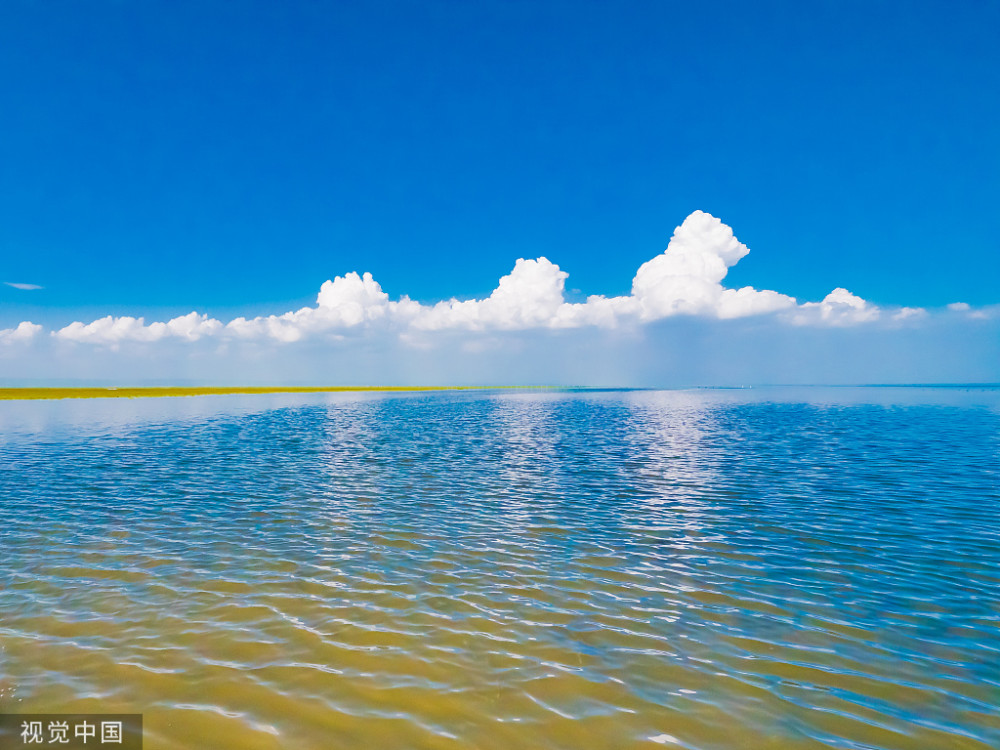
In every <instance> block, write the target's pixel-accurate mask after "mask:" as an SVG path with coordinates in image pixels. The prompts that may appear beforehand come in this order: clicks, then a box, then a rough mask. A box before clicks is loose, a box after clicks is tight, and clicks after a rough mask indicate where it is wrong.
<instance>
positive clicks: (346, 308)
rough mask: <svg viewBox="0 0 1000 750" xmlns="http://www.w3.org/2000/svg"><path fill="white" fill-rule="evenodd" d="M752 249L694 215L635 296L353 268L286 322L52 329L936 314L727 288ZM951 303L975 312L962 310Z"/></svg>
mask: <svg viewBox="0 0 1000 750" xmlns="http://www.w3.org/2000/svg"><path fill="white" fill-rule="evenodd" d="M748 252H749V249H748V248H747V246H746V245H744V244H743V243H741V242H740V241H739V240H738V239H737V238H736V237H735V235H734V234H733V231H732V229H731V228H730V227H728V226H727V225H725V224H723V223H722V221H720V220H719V219H717V218H715V217H714V216H711V215H710V214H707V213H705V212H703V211H695V212H694V213H692V214H691V215H690V216H688V217H687V218H686V219H685V220H684V222H683V223H682V224H681V225H680V226H679V227H677V228H676V229H675V230H674V233H673V236H672V237H671V239H670V242H669V244H668V246H667V248H666V250H664V251H663V252H662V253H661V254H660V255H657V256H656V257H655V258H653V259H651V260H649V261H647V262H646V263H643V264H642V265H641V266H640V267H639V269H638V270H637V271H636V274H635V277H634V279H633V281H632V289H631V293H630V294H629V295H627V296H620V297H605V296H603V295H593V296H590V297H588V298H587V299H586V301H584V302H568V301H567V300H566V297H565V283H566V278H567V277H568V274H567V273H566V272H565V271H563V270H562V269H560V268H559V266H557V265H556V264H555V263H552V262H551V261H549V260H548V259H547V258H544V257H541V258H536V259H525V258H520V259H518V260H517V262H516V263H515V264H514V268H513V270H512V271H511V272H510V273H509V274H508V275H506V276H504V277H503V278H501V279H500V281H499V283H498V285H497V287H496V289H495V290H494V291H493V292H492V294H490V295H489V296H488V297H486V298H484V299H471V300H459V299H449V300H445V301H442V302H438V303H437V304H433V305H425V304H421V303H419V302H416V301H414V300H412V299H410V298H409V297H408V296H405V295H404V296H402V297H400V298H399V299H396V300H393V299H390V297H389V295H388V294H387V293H386V292H384V291H383V290H382V287H381V286H380V285H379V283H378V282H377V281H376V280H375V279H374V278H372V275H371V274H370V273H364V274H358V273H356V272H350V273H346V274H345V275H343V276H337V277H336V278H334V279H333V280H330V281H326V282H324V283H323V285H322V286H321V287H320V290H319V294H318V295H317V298H316V305H315V306H313V307H303V308H302V309H300V310H294V311H290V312H286V313H283V314H279V315H267V316H258V317H255V318H245V317H238V318H235V319H234V320H230V321H229V322H223V321H220V320H216V319H214V318H209V317H208V316H207V315H203V314H199V313H197V312H192V313H189V314H187V315H183V316H181V317H177V318H174V319H172V320H169V321H166V322H150V323H147V322H146V321H145V319H144V318H142V317H130V316H122V317H112V316H106V317H103V318H99V319H97V320H94V321H92V322H90V323H83V322H79V321H77V322H73V323H70V324H69V325H66V326H64V327H62V328H59V329H57V330H54V331H50V332H49V333H50V335H51V336H53V337H54V338H56V339H58V340H60V341H64V342H75V343H79V344H96V345H103V346H111V347H114V346H117V345H119V344H121V343H124V342H139V343H150V342H157V341H161V340H166V339H170V340H176V341H181V342H185V341H186V342H194V341H199V340H202V339H211V340H218V341H221V342H225V341H252V340H264V341H267V340H270V341H274V342H285V343H291V342H297V341H302V340H304V339H310V338H327V339H331V340H335V339H337V338H339V337H343V336H357V335H359V334H362V333H363V332H369V331H372V330H381V331H386V332H391V333H394V334H396V335H398V336H399V337H400V340H401V341H404V342H405V341H412V342H417V341H426V340H427V336H428V335H430V334H433V332H438V331H465V332H482V333H489V332H497V331H525V330H536V329H572V328H586V327H596V328H603V329H615V328H634V327H636V326H642V325H646V324H649V323H652V322H654V321H657V320H661V319H664V318H669V317H674V316H698V317H704V318H710V319H723V320H726V319H736V318H745V317H751V316H772V317H774V318H775V319H776V321H777V322H779V323H782V324H787V325H792V326H854V325H860V324H865V323H871V322H874V321H877V320H880V319H886V318H888V319H889V320H893V321H904V320H907V319H914V318H919V317H920V316H922V315H924V314H925V311H924V310H922V309H921V308H910V307H903V308H894V309H892V310H883V309H881V308H879V307H878V306H876V305H874V304H872V303H870V302H867V301H865V300H863V299H861V298H860V297H858V296H856V295H854V294H852V293H851V292H849V291H848V290H846V289H842V288H836V289H834V290H833V291H831V292H830V293H829V294H828V295H827V296H826V297H825V298H824V299H822V300H820V301H818V302H802V303H800V302H799V301H798V300H796V299H795V298H794V297H791V296H789V295H787V294H782V293H780V292H777V291H772V290H768V289H763V290H758V289H754V288H753V287H749V286H745V287H742V288H739V289H733V288H728V287H726V286H725V285H724V283H723V282H724V281H725V278H726V275H727V273H728V272H729V269H730V268H732V267H733V266H734V265H736V263H738V262H739V261H740V260H741V259H742V258H744V257H745V256H746V255H747V253H748ZM20 286H21V287H27V286H30V285H20ZM951 308H952V310H953V311H959V310H962V309H964V308H962V305H961V304H960V303H959V304H956V305H952V306H951ZM40 335H43V331H42V329H41V328H40V327H38V326H35V325H33V324H31V323H22V324H21V325H19V326H18V327H16V328H13V329H6V330H3V331H0V342H4V343H17V342H19V343H26V342H28V341H30V340H31V339H33V338H34V337H36V336H40Z"/></svg>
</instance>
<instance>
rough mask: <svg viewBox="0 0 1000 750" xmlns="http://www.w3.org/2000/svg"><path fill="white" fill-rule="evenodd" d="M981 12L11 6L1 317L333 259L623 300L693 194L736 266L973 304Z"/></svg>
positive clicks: (399, 284)
mask: <svg viewBox="0 0 1000 750" xmlns="http://www.w3.org/2000/svg"><path fill="white" fill-rule="evenodd" d="M997 28H1000V5H998V4H997V3H994V2H965V3H959V4H949V3H943V2H942V3H928V2H913V3H906V4H901V3H888V2H885V3H880V2H857V3H855V2H830V3H824V2H816V3H807V4H803V3H792V2H780V3H775V2H761V3H735V2H733V3H680V2H663V1H660V2H632V3H604V2H601V3H596V2H585V1H584V0H574V1H573V2H565V3H563V2H531V3H529V2H478V1H477V2H471V3H465V2H430V1H428V0H424V1H422V2H400V1H395V2H366V3H314V2H290V3H270V2H267V3H264V2H261V3H251V2H243V3H222V2H197V3H195V2H176V1H174V2H169V3H158V2H151V1H146V2H141V3H125V2H111V1H110V0H108V1H107V2H65V3H61V2H47V3H40V2H28V1H26V0H11V2H7V3H4V4H3V5H2V6H0V66H2V69H3V70H4V71H6V73H7V74H6V75H4V76H0V101H3V102H4V116H3V118H0V195H3V196H4V198H3V200H2V201H0V259H2V262H0V281H7V282H15V283H21V284H34V285H38V286H40V287H43V288H42V289H35V290H28V289H17V288H14V287H10V286H0V328H11V329H13V328H14V327H16V326H17V325H18V324H19V323H20V322H21V321H24V320H32V321H34V322H36V323H40V324H42V325H43V326H46V327H50V328H52V329H53V330H55V329H57V328H58V327H60V326H65V325H67V324H69V323H71V322H72V321H75V320H80V321H82V322H84V323H86V322H88V321H91V320H94V319H96V318H99V317H101V316H104V315H106V314H111V315H118V316H121V315H126V316H145V317H146V320H147V322H149V321H150V320H167V319H168V318H170V317H172V316H174V315H181V314H185V313H188V312H190V311H191V310H196V311H198V312H199V313H205V314H207V315H208V316H213V317H218V318H219V319H220V320H222V321H223V322H225V321H228V320H230V319H232V318H233V317H236V316H240V315H242V316H247V317H252V316H254V315H267V314H272V313H273V314H281V313H283V312H285V311H289V310H294V309H297V308H299V307H301V306H303V305H311V304H313V302H314V300H315V299H316V293H317V291H318V289H319V286H320V284H321V283H322V282H323V281H325V280H327V279H333V278H334V277H335V276H338V275H343V274H346V273H347V272H350V271H356V272H359V273H361V272H365V271H368V272H371V273H372V275H373V277H374V279H376V280H377V281H378V283H379V284H380V285H381V289H382V290H384V291H385V293H386V294H388V296H389V297H390V298H391V299H394V300H395V299H397V298H399V297H400V296H402V295H408V296H409V297H411V298H412V299H414V300H418V301H420V302H422V303H428V304H429V303H434V302H437V301H439V300H443V299H448V298H451V297H457V298H459V299H470V298H480V299H482V298H485V297H487V296H489V295H490V293H491V291H492V290H493V289H494V288H496V286H497V280H498V279H499V278H500V277H501V276H503V275H505V274H509V273H510V272H511V269H512V267H513V266H514V261H515V260H516V259H518V258H525V259H534V258H538V257H542V256H544V257H545V258H547V259H548V260H550V261H552V262H553V263H554V264H557V265H558V266H559V268H560V269H562V271H565V272H568V274H569V276H568V278H567V279H566V281H565V297H566V300H567V301H570V302H582V301H583V300H584V299H585V298H586V296H587V295H594V294H597V295H606V296H608V297H616V296H619V295H628V294H629V293H630V289H631V288H632V284H633V277H634V276H635V275H636V271H637V269H638V268H639V267H640V265H641V264H643V263H645V262H646V261H649V260H650V259H652V258H653V257H654V256H656V255H657V254H658V253H661V252H662V251H663V250H664V248H665V247H667V243H668V241H669V240H670V238H671V234H672V232H673V230H674V228H675V227H676V226H678V225H679V224H681V222H682V221H684V219H685V217H687V216H688V215H689V214H691V213H692V212H693V211H695V210H698V209H700V210H703V211H707V212H708V213H710V214H712V215H713V216H716V217H719V218H720V219H721V220H722V221H724V222H725V223H726V224H727V225H729V226H731V227H732V228H733V230H734V231H735V233H736V236H737V237H738V238H739V241H740V242H742V243H744V244H745V245H746V246H748V247H749V248H750V249H751V250H752V253H751V254H750V255H749V256H748V257H747V258H745V259H744V260H742V261H741V262H740V263H739V265H738V266H737V265H733V266H732V268H731V270H730V272H729V274H728V276H727V277H726V281H725V285H726V287H729V288H738V287H742V286H751V287H754V288H755V289H766V290H776V291H777V292H780V293H781V294H784V295H789V296H791V297H794V298H796V299H797V300H798V301H799V302H800V303H802V302H806V301H812V302H816V303H818V302H820V301H821V300H823V299H824V297H825V296H826V295H827V294H828V293H830V291H831V290H832V289H834V288H838V287H842V288H845V289H848V290H850V292H851V293H853V294H854V295H857V296H858V297H860V298H863V299H864V300H867V301H869V302H870V303H871V304H872V305H876V306H881V307H882V308H883V309H890V308H892V309H897V308H902V307H923V308H931V309H933V308H942V307H943V306H945V305H947V304H948V303H955V302H962V303H967V304H969V305H971V306H972V308H973V309H976V308H978V307H983V306H990V305H995V304H996V303H998V302H1000V295H998V293H997V288H998V285H997V280H998V279H1000V239H998V237H1000V233H998V226H997V224H998V218H1000V213H998V211H997V209H996V206H997V205H1000V139H998V138H997V137H996V134H997V133H998V132H1000V98H998V97H997V96H996V92H997V91H1000V53H998V52H997V51H996V45H995V36H996V34H995V32H996V29H997ZM885 317H886V316H883V319H885ZM956 325H957V323H956ZM983 340H984V341H986V340H988V339H983ZM0 375H3V373H2V372H0Z"/></svg>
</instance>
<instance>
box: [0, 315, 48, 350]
mask: <svg viewBox="0 0 1000 750" xmlns="http://www.w3.org/2000/svg"><path fill="white" fill-rule="evenodd" d="M41 331H42V326H40V325H38V324H37V323H32V322H30V321H27V320H25V321H23V322H21V323H19V324H18V325H17V327H16V328H4V329H2V330H0V344H18V343H24V342H27V341H31V340H32V339H33V338H35V336H37V335H38V334H39V333H41Z"/></svg>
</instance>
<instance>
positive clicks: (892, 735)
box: [0, 389, 1000, 750]
mask: <svg viewBox="0 0 1000 750" xmlns="http://www.w3.org/2000/svg"><path fill="white" fill-rule="evenodd" d="M998 466H1000V393H998V392H997V391H996V390H990V389H979V390H976V389H972V390H940V389H784V390H782V389H764V390H753V391H660V392H651V391H638V392H613V393H611V392H609V393H570V392H566V393H551V392H549V393H473V394H447V393H444V394H431V395H426V394H392V395H384V394H333V395H321V396H313V395H309V396H246V397H242V396H224V397H204V398H194V399H155V400H153V399H151V400H140V401H129V400H123V399H116V400H98V401H86V402H30V403H29V402H21V403H18V402H6V403H2V404H0V711H4V712H18V713H29V712H44V711H58V712H67V713H70V712H73V713H76V712H86V711H95V712H98V711H99V712H109V713H110V712H136V713H143V714H144V722H145V729H146V747H147V748H152V749H154V750H158V749H160V748H164V749H166V748H240V749H243V748H246V749H253V748H303V749H305V750H310V749H312V748H316V749H317V750H319V749H320V748H322V749H324V750H327V749H329V748H355V747H357V748H362V747H365V748H367V747H372V748H375V747H379V748H567V749H569V748H574V749H576V748H595V749H603V748H629V747H657V746H667V747H681V748H689V749H691V750H695V749H697V750H716V749H718V750H723V749H724V750H730V749H736V748H781V749H783V750H784V749H785V748H788V749H793V750H794V749H798V748H824V747H830V748H859V749H860V748H878V749H890V748H891V749H900V750H902V749H909V748H912V749H913V750H918V749H919V750H927V749H929V748H969V749H972V748H975V749H977V750H987V748H995V747H1000V489H998Z"/></svg>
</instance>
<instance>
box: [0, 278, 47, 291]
mask: <svg viewBox="0 0 1000 750" xmlns="http://www.w3.org/2000/svg"><path fill="white" fill-rule="evenodd" d="M4 284H6V285H7V286H12V287H14V288H15V289H20V290H21V291H22V292H33V291H35V290H36V289H44V288H45V287H42V286H39V285H38V284H25V283H23V282H20V281H5V282H4Z"/></svg>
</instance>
